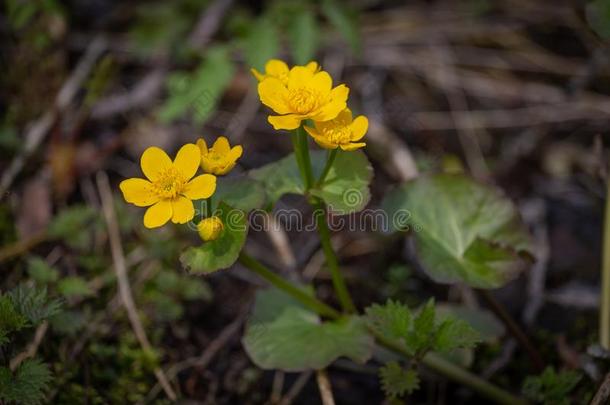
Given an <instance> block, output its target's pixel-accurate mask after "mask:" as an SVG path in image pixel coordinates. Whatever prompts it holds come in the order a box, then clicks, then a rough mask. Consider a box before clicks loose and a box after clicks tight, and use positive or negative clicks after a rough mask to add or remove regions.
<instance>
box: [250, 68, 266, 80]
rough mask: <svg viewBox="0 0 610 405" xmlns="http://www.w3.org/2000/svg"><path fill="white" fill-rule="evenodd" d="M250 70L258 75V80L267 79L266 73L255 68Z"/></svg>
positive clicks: (255, 75)
mask: <svg viewBox="0 0 610 405" xmlns="http://www.w3.org/2000/svg"><path fill="white" fill-rule="evenodd" d="M250 72H251V73H252V74H253V75H254V77H256V80H258V81H259V82H262V81H263V79H265V75H264V74H262V73H261V72H259V71H258V70H256V69H254V68H252V69H250Z"/></svg>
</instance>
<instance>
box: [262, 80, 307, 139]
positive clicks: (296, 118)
mask: <svg viewBox="0 0 610 405" xmlns="http://www.w3.org/2000/svg"><path fill="white" fill-rule="evenodd" d="M265 81H266V80H265ZM302 119H303V117H302V116H301V115H297V114H288V115H270V116H269V117H267V121H269V123H270V124H271V125H273V129H276V130H277V129H297V128H298V127H299V125H301V120H302Z"/></svg>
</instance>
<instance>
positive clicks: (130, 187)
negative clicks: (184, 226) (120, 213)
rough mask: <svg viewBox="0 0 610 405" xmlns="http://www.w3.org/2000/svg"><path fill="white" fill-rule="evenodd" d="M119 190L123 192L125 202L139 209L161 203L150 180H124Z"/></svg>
mask: <svg viewBox="0 0 610 405" xmlns="http://www.w3.org/2000/svg"><path fill="white" fill-rule="evenodd" d="M119 188H120V189H121V191H122V192H123V198H124V199H125V201H127V202H128V203H131V204H134V205H137V206H138V207H148V206H149V205H153V204H154V203H156V202H157V201H159V196H158V195H157V194H156V193H155V190H154V188H153V185H152V183H151V182H150V181H148V180H144V179H136V178H134V179H127V180H123V181H122V182H121V184H119Z"/></svg>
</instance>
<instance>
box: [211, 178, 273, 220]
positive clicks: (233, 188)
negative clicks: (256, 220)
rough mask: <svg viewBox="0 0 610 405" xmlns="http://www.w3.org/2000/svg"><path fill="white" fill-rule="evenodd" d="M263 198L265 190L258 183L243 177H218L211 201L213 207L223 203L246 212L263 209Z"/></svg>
mask: <svg viewBox="0 0 610 405" xmlns="http://www.w3.org/2000/svg"><path fill="white" fill-rule="evenodd" d="M265 197H266V196H265V189H264V188H263V185H262V184H261V183H260V182H259V181H256V180H253V179H252V178H249V177H245V176H240V177H229V178H227V177H219V178H218V179H217V181H216V192H215V193H214V197H213V199H212V200H213V202H214V204H215V205H214V207H216V206H217V205H218V204H217V202H220V201H223V202H224V203H225V204H227V205H230V206H231V207H234V208H237V209H239V210H242V211H246V212H247V211H251V210H253V209H257V208H261V207H263V206H264V205H265Z"/></svg>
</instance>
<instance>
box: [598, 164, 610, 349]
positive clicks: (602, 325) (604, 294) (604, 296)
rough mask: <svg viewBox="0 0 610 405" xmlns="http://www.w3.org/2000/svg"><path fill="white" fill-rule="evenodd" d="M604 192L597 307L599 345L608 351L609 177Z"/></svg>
mask: <svg viewBox="0 0 610 405" xmlns="http://www.w3.org/2000/svg"><path fill="white" fill-rule="evenodd" d="M606 182H607V192H606V212H605V218H604V245H603V259H602V276H601V284H602V288H601V290H602V291H601V299H600V303H599V305H600V307H599V344H600V345H601V346H602V347H603V348H604V349H606V350H610V175H609V176H608V179H607V180H606Z"/></svg>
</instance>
